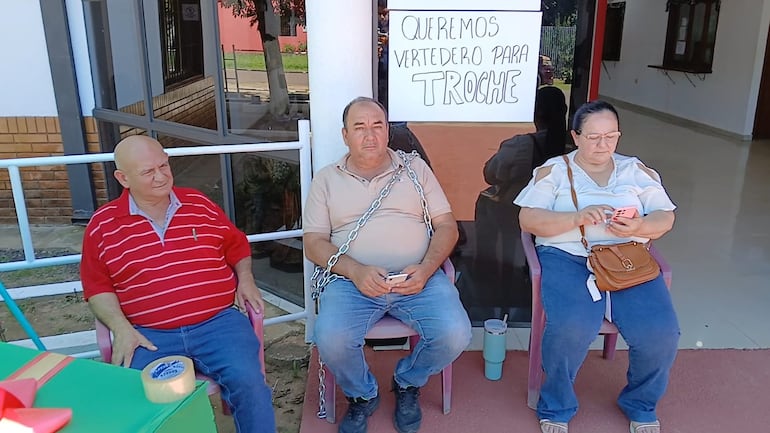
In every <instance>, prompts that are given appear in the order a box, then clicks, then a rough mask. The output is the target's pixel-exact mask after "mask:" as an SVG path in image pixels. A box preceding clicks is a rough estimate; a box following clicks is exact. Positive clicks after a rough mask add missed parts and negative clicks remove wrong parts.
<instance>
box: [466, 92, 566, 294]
mask: <svg viewBox="0 0 770 433" xmlns="http://www.w3.org/2000/svg"><path fill="white" fill-rule="evenodd" d="M566 114H567V104H566V102H565V97H564V93H563V92H562V91H561V90H560V89H559V88H557V87H553V86H544V87H541V88H539V89H538V90H537V94H536V96H535V113H534V123H535V129H536V132H534V133H530V134H519V135H516V136H513V137H511V138H509V139H507V140H504V141H503V142H502V143H500V149H499V150H498V151H497V153H495V154H494V155H493V156H492V157H491V158H490V159H489V160H488V161H487V162H486V164H484V180H485V181H486V182H487V183H488V184H490V185H491V186H490V187H489V188H487V189H486V190H484V191H482V192H481V193H480V194H479V198H478V199H477V200H476V223H475V226H476V260H475V262H474V267H475V272H476V275H478V276H479V277H483V278H484V284H483V285H484V287H483V288H482V287H479V289H480V290H477V293H482V294H483V295H482V302H483V303H485V304H487V305H488V306H510V305H514V306H526V305H527V303H528V300H529V299H530V298H529V292H528V291H526V290H517V286H521V285H523V286H526V284H525V283H524V281H525V280H524V278H525V260H524V250H523V249H522V247H521V240H520V231H519V223H518V220H519V209H520V208H519V207H518V206H516V205H514V204H513V198H514V197H516V195H518V193H519V192H520V191H521V190H522V189H523V188H524V187H525V186H526V185H527V182H529V179H530V178H531V177H532V170H534V168H535V167H538V166H540V165H541V164H543V163H544V162H545V161H546V160H547V159H548V158H551V157H554V156H558V155H561V154H563V153H564V151H565V144H566V136H567V121H566Z"/></svg>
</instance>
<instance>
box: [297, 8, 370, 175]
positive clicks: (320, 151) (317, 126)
mask: <svg viewBox="0 0 770 433" xmlns="http://www.w3.org/2000/svg"><path fill="white" fill-rule="evenodd" d="M372 6H373V2H372V1H366V0H307V1H306V3H305V8H306V21H307V53H308V80H309V85H310V130H311V131H312V134H313V137H312V140H311V143H312V156H313V172H314V173H315V172H316V171H318V170H319V169H321V168H323V167H324V166H326V165H328V164H330V163H332V162H334V161H336V160H337V159H339V158H340V157H342V155H344V154H345V153H346V152H347V147H346V146H345V143H344V142H343V141H342V134H341V132H340V130H341V129H342V110H343V109H344V108H345V105H347V103H348V102H350V100H351V99H353V98H355V97H357V96H369V97H371V96H372V89H373V85H372V76H373V75H372V74H373V71H372V69H373V60H372V55H373V53H372V38H373V33H372V31H373V30H372V13H373V11H372V9H373V7H372Z"/></svg>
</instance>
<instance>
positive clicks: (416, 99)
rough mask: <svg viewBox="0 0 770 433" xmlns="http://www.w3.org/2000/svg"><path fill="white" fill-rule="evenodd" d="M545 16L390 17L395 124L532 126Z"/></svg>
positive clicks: (392, 117) (440, 13) (473, 13)
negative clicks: (452, 123) (542, 23)
mask: <svg viewBox="0 0 770 433" xmlns="http://www.w3.org/2000/svg"><path fill="white" fill-rule="evenodd" d="M540 22H541V13H540V12H534V11H495V12H488V11H407V10H391V11H390V25H389V27H390V31H389V35H388V36H389V41H388V43H389V47H388V88H389V92H388V104H389V107H388V108H389V112H390V120H391V121H440V122H530V121H532V113H533V108H534V101H535V91H536V87H537V69H538V60H539V50H540Z"/></svg>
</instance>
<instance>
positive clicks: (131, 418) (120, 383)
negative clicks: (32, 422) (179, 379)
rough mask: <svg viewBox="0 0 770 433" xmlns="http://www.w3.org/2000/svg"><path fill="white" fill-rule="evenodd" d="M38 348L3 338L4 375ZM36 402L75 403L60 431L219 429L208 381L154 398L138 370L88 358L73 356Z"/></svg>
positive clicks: (0, 371)
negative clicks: (172, 398) (181, 393)
mask: <svg viewBox="0 0 770 433" xmlns="http://www.w3.org/2000/svg"><path fill="white" fill-rule="evenodd" d="M39 353H40V352H38V351H36V350H32V349H27V348H23V347H18V346H14V345H12V344H7V343H0V380H4V379H5V378H6V377H8V376H10V375H11V374H13V373H14V372H15V371H16V370H17V369H18V368H20V367H21V366H22V365H24V364H25V363H27V362H28V361H30V360H31V359H32V358H34V357H35V356H37V355H38V354H39ZM34 407H38V408H44V407H50V408H67V407H68V408H71V409H72V420H70V422H69V424H67V425H66V426H65V427H64V428H63V429H61V430H59V432H61V433H97V432H98V433H102V432H105V431H109V432H111V433H123V432H125V433H188V432H196V433H198V432H200V433H209V432H210V433H216V425H215V423H214V413H213V411H212V409H211V404H210V403H209V399H208V396H207V395H206V384H205V383H203V382H198V383H197V384H196V389H195V391H193V393H192V394H190V395H189V396H187V397H186V398H184V399H182V400H180V401H177V402H174V403H166V404H157V403H152V402H150V401H149V400H147V398H146V397H145V396H144V389H143V388H142V381H141V372H140V371H139V370H132V369H129V368H123V367H116V366H114V365H109V364H105V363H102V362H98V361H91V360H86V359H76V360H74V361H72V362H71V363H70V364H68V365H67V366H66V367H65V368H64V369H63V370H62V371H60V372H59V373H58V374H57V375H56V376H54V377H53V378H51V379H50V380H49V381H48V382H47V383H45V384H44V385H43V387H42V388H41V389H40V390H39V391H38V393H37V396H36V397H35V403H34Z"/></svg>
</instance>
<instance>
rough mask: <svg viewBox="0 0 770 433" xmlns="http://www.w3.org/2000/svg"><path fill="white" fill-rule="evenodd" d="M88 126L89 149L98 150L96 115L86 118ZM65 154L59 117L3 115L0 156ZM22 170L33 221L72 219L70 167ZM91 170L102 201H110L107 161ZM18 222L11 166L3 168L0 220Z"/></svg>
mask: <svg viewBox="0 0 770 433" xmlns="http://www.w3.org/2000/svg"><path fill="white" fill-rule="evenodd" d="M85 130H86V139H87V140H88V150H89V152H94V153H96V152H98V151H99V137H98V134H97V132H96V122H95V121H94V119H93V118H92V117H89V118H86V119H85ZM63 154H64V151H63V147H62V139H61V130H60V128H59V118H58V117H54V116H40V117H0V159H11V158H29V157H40V156H59V155H63ZM20 172H21V181H22V187H23V189H24V199H25V201H26V204H27V213H28V216H29V221H30V223H32V224H67V223H70V222H71V217H72V202H71V200H70V198H71V196H70V187H69V178H68V176H67V169H66V167H65V166H64V165H49V166H43V167H24V168H21V169H20ZM91 174H92V176H93V182H94V185H96V186H97V188H96V195H97V200H98V202H99V204H100V205H101V204H103V203H106V200H107V191H106V188H105V182H104V169H103V165H102V164H91ZM14 223H16V209H15V205H14V201H13V194H12V191H11V183H10V178H9V174H8V170H0V224H14Z"/></svg>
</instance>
